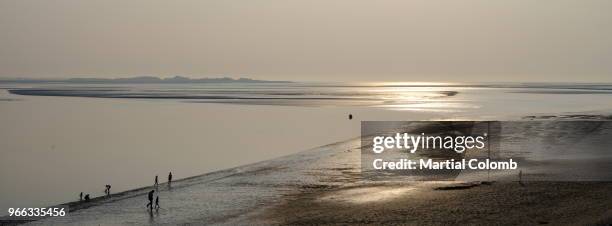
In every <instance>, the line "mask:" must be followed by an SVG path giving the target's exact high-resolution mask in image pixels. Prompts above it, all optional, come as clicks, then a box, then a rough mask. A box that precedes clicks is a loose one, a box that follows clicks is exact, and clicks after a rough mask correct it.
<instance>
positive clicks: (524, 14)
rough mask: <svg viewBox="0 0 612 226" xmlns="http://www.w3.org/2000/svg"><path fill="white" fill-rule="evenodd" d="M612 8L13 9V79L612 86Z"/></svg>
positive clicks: (74, 5)
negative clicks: (175, 78) (578, 83)
mask: <svg viewBox="0 0 612 226" xmlns="http://www.w3.org/2000/svg"><path fill="white" fill-rule="evenodd" d="M611 12H612V1H609V0H601V1H591V0H575V1H563V0H528V1H527V0H524V1H521V0H507V1H501V0H499V1H496V0H460V1H458V0H447V1H442V0H440V1H436V0H422V1H421V0H419V1H416V0H415V1H408V0H397V1H391V0H300V1H296V0H241V1H232V0H218V1H208V0H193V1H168V0H139V1H136V0H130V1H125V0H73V1H69V0H53V1H49V0H39V1H32V0H0V77H2V78H8V77H33V78H58V77H126V76H135V75H155V76H174V75H184V76H192V77H216V76H234V77H237V76H246V77H251V78H259V79H281V80H320V81H381V80H384V81H585V82H589V81H594V82H612V13H611Z"/></svg>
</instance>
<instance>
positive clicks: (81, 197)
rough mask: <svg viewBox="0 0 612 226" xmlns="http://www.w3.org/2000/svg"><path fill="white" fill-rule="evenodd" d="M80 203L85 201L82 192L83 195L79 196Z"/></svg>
mask: <svg viewBox="0 0 612 226" xmlns="http://www.w3.org/2000/svg"><path fill="white" fill-rule="evenodd" d="M79 201H83V192H81V194H79Z"/></svg>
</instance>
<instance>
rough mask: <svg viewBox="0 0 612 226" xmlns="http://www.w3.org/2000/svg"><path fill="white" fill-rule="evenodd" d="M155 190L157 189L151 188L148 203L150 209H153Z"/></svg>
mask: <svg viewBox="0 0 612 226" xmlns="http://www.w3.org/2000/svg"><path fill="white" fill-rule="evenodd" d="M154 192H155V190H151V191H150V192H149V196H148V198H149V203H148V204H147V207H148V208H149V210H150V211H153V193H154Z"/></svg>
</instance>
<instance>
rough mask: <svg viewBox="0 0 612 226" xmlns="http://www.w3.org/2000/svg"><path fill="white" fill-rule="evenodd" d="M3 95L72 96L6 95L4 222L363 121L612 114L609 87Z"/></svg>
mask: <svg viewBox="0 0 612 226" xmlns="http://www.w3.org/2000/svg"><path fill="white" fill-rule="evenodd" d="M2 86H3V87H5V88H8V89H20V90H23V89H24V88H35V89H38V90H41V89H44V90H54V91H56V93H55V94H58V93H59V94H63V96H61V97H58V96H31V95H36V93H29V94H30V95H15V94H10V93H9V92H8V91H6V90H1V91H2V92H0V115H1V116H2V117H0V125H2V128H1V129H0V156H1V158H0V178H1V179H2V183H0V211H2V213H4V212H5V210H6V208H8V207H37V206H48V205H51V204H56V203H62V202H67V201H72V200H76V199H77V198H78V194H79V192H84V193H89V194H91V195H92V196H99V195H102V194H103V190H104V185H105V184H111V185H112V189H111V191H112V192H119V191H124V190H128V189H131V188H135V187H142V186H147V185H151V184H152V182H153V178H154V176H155V175H159V176H160V181H162V182H163V181H165V178H166V175H167V173H168V172H169V171H172V172H173V174H174V176H175V178H184V177H188V176H194V175H199V174H202V173H205V172H212V171H216V170H220V169H226V168H229V167H233V166H239V165H243V164H247V163H252V162H257V161H262V160H266V159H270V158H274V157H278V156H283V155H287V154H292V153H296V152H298V151H301V150H306V149H308V148H312V147H317V146H321V145H325V144H329V143H333V142H337V141H340V140H345V139H348V138H354V137H356V136H358V135H359V132H360V129H359V127H360V123H359V122H360V121H361V120H385V121H391V120H428V119H445V120H446V119H520V118H521V117H523V116H526V115H564V114H605V115H608V114H610V113H611V112H612V93H610V86H601V85H597V86H588V85H567V84H566V85H542V84H538V85H516V84H515V85H508V84H505V85H490V84H488V85H444V84H438V85H417V86H414V85H409V86H406V85H400V86H397V85H390V86H389V85H387V86H385V85H383V86H380V85H374V86H372V85H338V84H304V83H294V84H246V85H245V84H224V85H220V84H214V85H206V84H198V85H183V84H174V85H169V84H168V85H104V84H89V85H86V84H78V85H77V84H43V85H40V84H28V85H15V84H4V85H2ZM26 90H28V89H26ZM58 90H59V91H58ZM74 90H77V91H74ZM30 91H31V90H30ZM24 94H28V93H24ZM38 94H39V95H42V94H45V93H38ZM48 94H49V93H46V95H48ZM68 94H70V95H68ZM65 96H68V97H65ZM78 96H88V97H112V98H84V97H78ZM134 97H139V98H138V99H135V98H134ZM349 113H352V114H353V115H354V116H355V118H354V119H353V120H348V119H347V115H348V114H349ZM245 192H246V191H245ZM0 215H2V214H0Z"/></svg>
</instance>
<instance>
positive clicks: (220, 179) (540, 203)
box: [30, 139, 612, 225]
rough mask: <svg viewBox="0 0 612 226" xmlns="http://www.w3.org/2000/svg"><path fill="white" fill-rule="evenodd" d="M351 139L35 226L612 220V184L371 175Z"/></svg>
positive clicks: (95, 203)
mask: <svg viewBox="0 0 612 226" xmlns="http://www.w3.org/2000/svg"><path fill="white" fill-rule="evenodd" d="M359 145H360V143H359V139H352V140H349V141H345V142H339V143H336V144H331V145H327V146H323V147H319V148H315V149H312V150H309V151H305V152H301V153H298V154H295V155H290V156H286V157H282V158H277V159H273V160H268V161H264V162H260V163H256V164H251V165H247V166H242V167H237V168H233V169H228V170H224V171H219V172H214V173H210V174H205V175H202V176H197V177H192V178H187V179H184V180H181V181H177V182H175V183H173V186H172V187H171V188H168V187H167V185H162V186H161V188H162V189H161V190H160V193H159V194H160V197H161V198H160V199H161V200H162V201H161V205H162V209H161V210H160V211H155V212H154V213H152V214H149V213H148V211H147V210H146V208H145V207H144V205H145V204H146V191H148V190H149V188H142V189H137V190H134V191H129V192H124V193H121V194H116V195H114V196H113V197H112V198H110V199H99V200H92V202H90V203H87V204H78V203H77V204H73V205H76V206H74V207H75V208H74V209H72V210H73V212H71V213H70V214H69V216H68V217H63V218H46V219H43V220H40V221H36V222H30V223H31V224H41V225H49V224H51V225H98V224H102V225H105V224H106V225H108V224H112V225H125V224H131V225H148V224H217V225H270V224H272V225H306V224H308V225H310V224H329V225H346V224H351V225H353V224H357V225H381V224H383V225H394V224H397V225H442V224H451V223H459V224H502V225H515V224H553V225H591V224H609V223H612V218H611V216H612V215H611V214H612V212H611V210H612V195H611V194H610V191H612V183H608V182H529V181H528V182H525V183H524V186H522V185H520V184H519V183H518V182H516V181H512V180H500V181H497V182H492V183H481V182H478V181H475V182H468V183H463V182H406V181H401V180H392V179H389V180H383V181H370V180H366V179H364V178H362V177H361V174H360V161H359V160H360V152H359Z"/></svg>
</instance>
